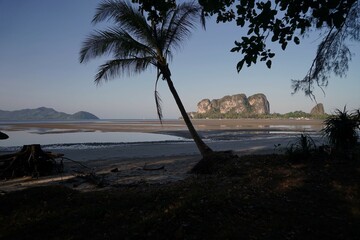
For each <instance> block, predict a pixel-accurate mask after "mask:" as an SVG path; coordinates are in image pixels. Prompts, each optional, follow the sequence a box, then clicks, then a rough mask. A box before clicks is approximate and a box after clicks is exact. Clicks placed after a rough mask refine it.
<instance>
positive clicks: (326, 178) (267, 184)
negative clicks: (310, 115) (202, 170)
mask: <svg viewBox="0 0 360 240" xmlns="http://www.w3.org/2000/svg"><path fill="white" fill-rule="evenodd" d="M359 183H360V161H359V156H358V155H357V157H356V159H352V160H346V161H345V160H343V159H339V158H337V159H311V158H310V159H307V160H306V161H305V160H304V161H296V162H292V161H289V159H288V156H286V155H274V154H272V155H248V156H242V157H240V159H238V160H236V161H229V162H227V166H225V167H224V168H223V169H222V171H221V172H220V173H219V174H217V175H201V176H200V175H194V176H192V177H190V178H188V179H186V180H184V181H181V182H175V183H170V184H162V185H157V184H152V185H150V184H146V183H144V184H134V185H119V186H117V187H113V188H111V189H99V190H97V191H91V192H80V191H76V190H73V189H70V188H66V187H63V186H46V187H36V188H29V189H26V190H21V191H15V192H10V193H6V194H4V195H2V196H1V197H0V239H360V228H359V226H360V188H359Z"/></svg>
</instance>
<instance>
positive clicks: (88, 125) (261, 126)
mask: <svg viewBox="0 0 360 240" xmlns="http://www.w3.org/2000/svg"><path fill="white" fill-rule="evenodd" d="M192 122H193V124H194V126H195V128H196V129H197V130H199V131H208V130H257V131H258V130H282V129H289V126H292V128H293V130H297V131H302V130H304V128H311V129H312V130H315V131H318V130H320V129H321V128H322V125H323V121H322V120H317V119H299V120H298V119H204V120H203V119H194V120H192ZM2 125H4V126H3V127H2ZM5 126H6V129H8V130H24V129H29V128H48V129H59V130H64V131H69V130H74V131H104V132H106V131H111V132H144V133H156V132H157V133H161V132H169V131H171V132H172V131H182V130H187V128H186V125H185V124H184V121H182V120H164V121H163V123H162V124H160V122H159V121H158V120H144V121H141V120H137V121H133V120H129V121H126V120H121V121H116V120H114V121H94V122H71V121H70V122H43V123H41V122H34V123H32V122H26V123H21V122H20V123H6V124H1V122H0V129H2V128H4V127H5ZM3 130H4V129H3Z"/></svg>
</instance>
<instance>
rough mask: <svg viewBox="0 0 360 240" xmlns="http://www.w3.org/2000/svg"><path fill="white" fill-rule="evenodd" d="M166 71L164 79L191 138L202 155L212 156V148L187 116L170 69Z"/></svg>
mask: <svg viewBox="0 0 360 240" xmlns="http://www.w3.org/2000/svg"><path fill="white" fill-rule="evenodd" d="M164 70H165V71H162V73H163V76H164V79H165V80H166V82H167V84H168V86H169V89H170V92H171V93H172V95H173V97H174V99H175V102H176V104H177V105H178V108H179V110H180V113H181V116H182V117H183V119H184V121H185V124H186V126H187V128H188V129H189V132H190V134H191V137H192V138H193V139H194V142H195V144H196V146H197V148H198V149H199V151H200V153H201V155H202V156H203V157H206V156H208V155H209V154H211V153H212V152H213V151H212V150H211V148H210V147H209V146H208V145H206V144H205V143H204V141H203V140H202V139H201V138H200V136H199V134H198V133H197V131H196V130H195V128H194V125H193V124H192V122H191V120H190V118H189V115H188V114H187V112H186V110H185V107H184V105H183V104H182V102H181V99H180V97H179V95H178V93H177V91H176V89H175V87H174V84H173V82H172V81H171V77H170V75H171V74H170V70H169V68H168V67H166V68H165V69H164Z"/></svg>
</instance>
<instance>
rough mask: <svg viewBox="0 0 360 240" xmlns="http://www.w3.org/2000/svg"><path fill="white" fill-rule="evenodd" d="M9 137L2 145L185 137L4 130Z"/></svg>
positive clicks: (173, 139)
mask: <svg viewBox="0 0 360 240" xmlns="http://www.w3.org/2000/svg"><path fill="white" fill-rule="evenodd" d="M3 132H4V133H6V134H7V135H9V138H8V139H6V140H2V141H1V142H0V147H10V146H22V145H27V144H41V145H48V144H68V143H121V142H124V143H132V142H153V141H177V140H184V139H183V138H180V137H176V136H170V135H163V134H154V133H138V132H101V131H93V132H53V131H51V133H49V132H47V133H46V134H45V133H44V132H40V133H39V132H38V131H35V132H34V131H3Z"/></svg>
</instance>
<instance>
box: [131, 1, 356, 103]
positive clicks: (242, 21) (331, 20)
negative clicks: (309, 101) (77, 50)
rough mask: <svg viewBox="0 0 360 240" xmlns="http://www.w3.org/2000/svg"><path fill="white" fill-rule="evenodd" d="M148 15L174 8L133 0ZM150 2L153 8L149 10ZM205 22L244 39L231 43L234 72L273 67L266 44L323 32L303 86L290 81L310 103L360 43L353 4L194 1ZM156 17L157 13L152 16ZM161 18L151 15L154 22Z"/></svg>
mask: <svg viewBox="0 0 360 240" xmlns="http://www.w3.org/2000/svg"><path fill="white" fill-rule="evenodd" d="M133 1H134V2H138V3H140V8H142V9H143V10H145V11H147V12H148V14H149V17H151V16H153V15H154V14H153V12H154V11H155V10H157V11H158V12H159V13H161V11H163V9H164V8H165V9H169V8H172V7H173V6H174V2H175V0H172V1H167V0H158V1H147V0H133ZM148 2H156V4H155V3H153V4H149V3H148ZM198 2H199V4H200V5H201V6H202V8H203V14H204V16H216V19H217V22H218V23H220V22H222V23H226V22H233V21H234V22H236V24H237V25H238V26H239V27H240V28H241V29H244V28H246V29H247V34H246V35H245V36H242V37H241V39H238V40H236V41H235V46H234V47H233V48H232V49H231V52H240V53H241V54H242V59H241V60H240V61H239V62H238V64H237V66H236V68H237V70H238V71H241V69H242V68H243V66H244V65H246V66H248V67H249V66H251V65H252V64H255V63H257V62H258V61H263V62H265V63H266V66H267V67H268V68H271V66H272V59H273V57H274V56H275V52H273V51H272V50H271V49H270V48H269V47H268V42H269V41H271V42H273V43H277V44H279V45H280V46H281V48H282V49H283V50H286V48H287V46H288V45H289V44H291V43H295V44H296V45H298V44H300V39H301V38H302V37H304V36H306V35H307V33H308V32H309V30H311V29H320V30H322V31H323V33H322V35H321V37H322V41H321V43H320V44H319V46H318V50H317V52H316V55H315V58H314V60H313V63H312V65H311V66H310V68H309V71H308V73H307V74H306V75H305V77H304V78H303V79H301V80H292V82H293V84H292V87H293V90H294V92H293V93H296V92H298V91H304V93H305V94H306V95H307V96H310V97H314V95H313V88H314V85H318V86H319V87H321V88H322V87H325V86H327V84H328V79H329V76H330V73H334V74H335V75H337V76H340V77H342V76H344V75H345V74H346V72H347V70H348V63H349V61H351V56H352V55H351V51H350V50H349V48H348V47H347V42H349V41H355V42H359V41H360V15H359V13H360V6H359V2H358V1H357V0H345V1H343V0H336V1H328V0H319V1H305V0H301V1H299V0H291V1H288V0H275V1H270V0H240V1H235V0H198ZM155 12H156V11H155ZM159 15H161V14H155V17H154V19H155V20H156V19H157V18H158V16H159Z"/></svg>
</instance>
